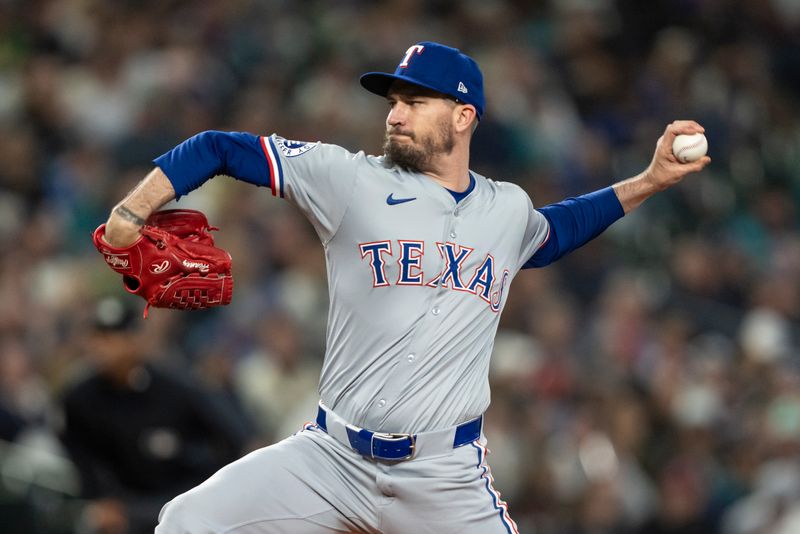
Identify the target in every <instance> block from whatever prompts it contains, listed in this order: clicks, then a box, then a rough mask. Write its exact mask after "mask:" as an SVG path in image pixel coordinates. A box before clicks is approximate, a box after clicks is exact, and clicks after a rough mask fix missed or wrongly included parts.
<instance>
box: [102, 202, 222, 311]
mask: <svg viewBox="0 0 800 534" xmlns="http://www.w3.org/2000/svg"><path fill="white" fill-rule="evenodd" d="M105 230H106V225H105V224H102V225H100V226H99V227H98V228H97V230H95V231H94V234H93V236H92V238H93V240H94V246H95V247H96V248H97V250H98V251H99V252H100V254H102V255H103V258H104V259H105V261H106V263H107V264H108V266H109V267H111V268H112V269H113V270H115V271H116V272H118V273H120V274H121V275H122V283H123V285H124V286H125V289H126V290H127V291H128V292H129V293H133V294H134V295H139V296H140V297H142V298H143V299H145V300H146V301H147V305H146V306H145V309H144V316H145V317H147V311H148V309H149V308H150V306H155V307H156V308H175V309H181V310H199V309H203V308H210V307H212V306H224V305H226V304H230V302H231V298H232V297H233V276H232V275H231V255H230V254H228V252H226V251H225V250H222V249H221V248H217V247H215V246H214V238H213V237H212V236H211V233H210V231H211V230H217V228H214V227H213V226H210V225H209V224H208V219H206V216H205V215H204V214H202V213H201V212H199V211H196V210H163V211H158V212H156V213H154V214H152V215H151V216H150V217H149V218H148V219H147V222H146V223H145V225H144V226H143V227H142V230H141V234H142V235H141V237H139V239H137V240H136V241H135V242H133V243H132V244H131V245H128V246H127V247H122V248H118V247H113V246H111V245H109V244H108V243H106V242H105V240H103V236H104V235H105Z"/></svg>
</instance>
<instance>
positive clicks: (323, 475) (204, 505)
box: [94, 42, 711, 534]
mask: <svg viewBox="0 0 800 534" xmlns="http://www.w3.org/2000/svg"><path fill="white" fill-rule="evenodd" d="M361 85H362V86H364V88H366V89H367V90H368V91H370V92H372V93H375V94H377V95H380V96H382V97H384V98H385V99H386V101H387V103H388V114H387V117H386V134H385V142H384V154H383V155H381V156H371V155H367V154H364V153H363V152H357V153H353V152H349V151H348V150H346V149H344V148H342V147H339V146H335V145H330V144H325V143H321V142H313V143H312V142H298V141H290V140H287V139H284V138H282V137H280V136H278V135H270V136H260V135H252V134H249V133H229V132H219V131H207V132H203V133H201V134H199V135H196V136H194V137H192V138H190V139H188V140H186V141H185V142H183V143H181V144H180V145H178V146H177V147H175V148H174V149H172V150H171V151H169V152H167V153H166V154H164V155H162V156H160V157H158V158H157V159H155V160H154V163H155V168H154V169H153V171H152V172H151V173H150V174H149V175H148V176H147V177H146V178H145V179H144V180H143V181H142V182H141V183H140V184H139V185H138V186H137V187H136V188H135V189H134V190H133V191H132V192H131V193H130V194H129V195H128V196H127V197H126V198H124V199H123V200H122V201H121V202H120V203H119V204H118V205H117V206H116V207H115V208H114V209H113V210H112V212H111V215H110V217H109V219H108V221H107V223H106V224H105V225H101V226H100V227H99V228H98V230H97V231H96V232H95V235H94V241H95V245H96V246H97V248H98V250H99V251H100V252H101V253H102V254H103V256H104V258H105V259H106V261H107V263H108V264H109V266H110V267H112V268H113V269H115V270H117V271H118V272H120V273H121V274H122V275H123V280H124V282H125V287H126V288H127V289H128V291H130V292H133V293H137V294H139V295H141V296H142V297H144V298H145V299H146V300H147V302H148V306H149V305H153V306H162V307H173V308H203V307H207V306H215V305H221V304H226V303H228V302H230V300H231V294H232V282H233V280H232V275H231V268H230V266H231V261H230V260H231V258H230V257H229V256H228V255H227V253H225V252H224V251H220V250H219V249H217V248H216V247H215V246H214V244H213V239H212V238H211V234H210V233H209V231H208V230H210V229H211V228H210V226H209V225H208V222H207V221H206V220H205V218H204V217H203V216H202V214H199V215H198V214H193V213H183V212H177V213H175V212H173V211H170V212H167V213H166V214H165V212H157V210H158V209H159V208H160V207H161V206H163V205H164V204H165V203H166V202H168V201H170V200H172V199H174V198H180V197H181V196H183V195H186V194H188V193H189V192H191V191H192V190H194V189H196V188H198V187H200V186H201V185H202V184H203V183H204V182H205V181H206V180H208V179H210V178H212V177H214V176H215V175H220V174H225V175H230V176H233V177H235V178H237V179H240V180H244V181H247V182H250V183H252V184H254V185H256V186H260V187H263V188H266V189H267V190H268V191H269V192H271V194H272V195H274V196H276V197H280V198H283V199H286V200H288V201H289V202H291V203H292V204H294V205H295V206H296V207H297V208H298V209H299V210H300V211H301V212H302V213H303V214H305V216H306V217H308V219H309V220H310V221H311V223H312V224H313V226H314V228H315V229H316V232H317V234H318V235H319V239H320V241H321V242H322V246H323V247H324V250H325V257H326V262H327V275H328V285H329V292H330V303H331V304H330V310H329V315H328V327H327V348H326V354H325V359H324V363H323V366H322V374H321V378H320V383H319V396H320V403H319V409H318V413H317V414H315V416H314V414H310V417H314V419H315V422H314V423H313V424H308V425H306V427H305V428H303V429H302V430H301V431H299V432H298V433H296V434H295V435H293V436H291V437H289V438H287V439H284V440H283V441H281V442H279V443H276V444H274V445H272V446H269V447H266V448H263V449H260V450H257V451H254V452H252V453H250V454H249V455H247V456H245V457H244V458H242V459H240V460H238V461H236V462H234V463H232V464H230V465H228V466H227V467H225V468H223V469H222V470H220V471H219V472H217V473H216V474H215V475H214V476H212V477H211V478H209V479H208V480H207V481H205V482H204V483H202V484H201V485H199V486H197V487H196V488H194V489H192V490H190V491H188V492H187V493H184V494H182V495H179V496H177V497H176V498H175V499H173V500H172V501H171V502H169V503H167V504H166V505H165V506H164V508H163V510H162V512H161V515H160V524H159V527H158V529H157V532H159V533H163V534H166V533H174V534H178V533H185V532H191V533H193V534H198V533H204V532H214V533H221V532H226V533H233V532H236V533H255V532H269V533H273V532H275V533H284V532H285V533H292V534H298V533H299V534H302V533H326V532H370V533H386V534H389V533H393V534H400V533H409V532H414V533H420V534H421V533H451V532H452V533H483V534H485V533H516V532H517V526H516V525H515V523H514V521H513V519H512V518H511V515H510V514H509V511H508V507H507V505H506V503H505V502H503V501H502V500H501V499H500V495H499V493H498V492H497V491H496V490H495V488H494V486H493V481H492V475H491V471H490V469H489V466H488V464H487V463H486V455H487V449H486V444H487V441H486V437H485V436H484V435H483V433H482V426H483V413H484V411H485V410H486V408H487V406H488V405H489V382H488V372H489V358H490V356H491V353H492V347H493V343H494V336H495V332H496V330H497V326H498V322H499V320H500V314H501V312H502V311H503V307H504V305H505V303H506V299H507V296H508V291H509V285H510V283H511V281H512V279H513V278H514V276H515V275H516V274H517V273H518V272H519V271H520V270H521V269H526V268H532V267H541V266H545V265H547V264H549V263H551V262H553V261H555V260H556V259H558V258H560V257H561V256H563V255H565V254H567V253H568V252H570V251H572V250H574V249H575V248H577V247H579V246H581V245H583V244H584V243H586V242H587V241H589V240H590V239H592V238H594V237H595V236H597V235H598V234H600V233H601V232H602V231H603V230H604V229H606V228H607V227H608V226H609V225H610V224H612V223H613V222H614V221H616V220H617V219H619V218H620V217H622V216H623V215H624V214H625V213H627V212H629V211H631V210H632V209H634V208H636V207H637V206H639V205H640V204H641V203H642V202H643V201H644V200H645V199H647V198H648V197H649V196H651V195H652V194H654V193H656V192H657V191H661V190H663V189H665V188H667V187H669V186H671V185H673V184H675V183H677V182H679V181H680V180H681V179H682V178H683V177H684V176H685V175H687V174H689V173H693V172H697V171H700V170H701V169H703V168H704V167H705V166H706V165H707V164H708V163H709V162H710V161H711V160H710V158H709V157H707V156H706V157H703V158H701V159H700V160H697V161H695V162H692V163H680V162H678V161H677V160H676V158H675V157H674V155H673V153H672V148H671V147H672V141H673V139H674V138H675V136H676V135H679V134H693V133H698V132H703V128H702V127H701V126H700V125H699V124H697V123H695V122H693V121H676V122H674V123H672V124H670V125H669V126H667V128H666V130H665V132H664V134H663V136H662V137H661V138H660V139H659V140H658V142H657V144H656V148H655V154H654V156H653V159H652V162H651V163H650V165H649V166H648V167H647V169H645V170H644V171H643V172H642V173H641V174H639V175H637V176H635V177H632V178H629V179H627V180H624V181H621V182H618V183H616V184H614V185H613V186H612V187H608V188H605V189H602V190H599V191H596V192H592V193H589V194H587V195H584V196H581V197H577V198H571V199H567V200H564V201H563V202H559V203H556V204H552V205H548V206H544V207H541V208H538V209H537V208H534V206H533V203H532V202H531V199H530V198H529V197H528V195H527V194H526V193H525V192H524V191H523V190H522V189H521V188H520V187H518V186H516V185H514V184H511V183H507V182H500V181H495V180H492V179H490V178H487V177H484V176H481V175H480V174H478V173H477V172H474V171H472V170H470V168H469V149H470V140H471V137H472V134H473V132H474V130H475V128H476V127H477V125H478V123H479V121H480V120H481V117H482V116H483V113H484V111H485V109H484V106H485V104H484V92H483V77H482V74H481V71H480V69H479V67H478V65H477V64H476V63H475V61H473V60H472V59H471V58H470V57H468V56H466V55H464V54H463V53H461V52H460V51H459V50H457V49H455V48H451V47H448V46H444V45H441V44H438V43H433V42H421V43H418V44H415V45H413V46H411V47H410V48H409V49H408V50H407V51H406V52H405V54H403V56H402V58H401V60H400V63H399V64H398V66H397V68H396V70H395V71H394V73H393V74H389V73H380V72H371V73H367V74H364V75H363V76H362V77H361ZM183 211H187V210H183Z"/></svg>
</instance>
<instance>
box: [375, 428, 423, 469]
mask: <svg viewBox="0 0 800 534" xmlns="http://www.w3.org/2000/svg"><path fill="white" fill-rule="evenodd" d="M375 436H378V437H379V438H380V439H382V440H384V441H400V440H408V441H409V442H410V445H409V446H408V447H409V449H411V452H409V454H407V455H406V456H403V457H402V458H396V459H394V460H395V461H398V462H399V461H405V460H410V459H411V458H413V457H414V454H416V452H417V438H416V437H414V434H395V433H389V432H373V433H372V439H375ZM370 450H372V447H370ZM374 457H375V455H374V454H373V458H374Z"/></svg>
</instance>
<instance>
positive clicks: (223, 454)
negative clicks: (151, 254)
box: [62, 298, 247, 534]
mask: <svg viewBox="0 0 800 534" xmlns="http://www.w3.org/2000/svg"><path fill="white" fill-rule="evenodd" d="M136 314H137V312H135V311H133V309H132V308H131V307H130V306H128V305H127V304H126V303H125V301H122V300H119V299H115V298H107V299H103V300H101V301H100V302H99V303H98V304H97V308H96V314H95V317H94V323H93V326H92V328H93V331H92V332H91V334H90V339H89V343H88V346H87V358H88V360H89V361H90V366H91V369H90V370H88V374H87V375H86V376H84V377H81V378H80V379H79V380H77V381H76V383H74V384H72V385H70V386H69V387H68V388H67V389H66V391H65V392H64V395H63V407H64V429H63V435H62V437H63V441H64V444H65V445H66V447H67V449H68V451H69V453H70V456H71V457H72V459H73V460H74V462H75V464H76V466H77V467H78V470H79V472H80V480H81V495H82V497H84V498H85V499H87V501H88V502H87V505H86V507H85V509H84V514H83V521H84V522H85V525H86V527H87V528H88V530H89V531H90V532H98V533H104V534H105V533H131V534H133V533H144V532H152V530H153V528H154V527H155V524H156V518H157V517H158V511H159V509H160V507H161V506H162V505H163V504H164V503H165V502H166V501H168V500H169V499H171V498H172V497H173V496H175V495H177V494H179V493H182V492H183V491H186V490H187V489H189V488H190V487H192V486H194V485H196V484H198V483H199V482H201V481H202V480H204V479H205V478H207V477H208V476H210V475H211V474H212V473H213V472H214V471H216V470H217V469H218V468H220V467H222V466H223V465H225V464H226V463H228V462H230V461H232V460H234V459H236V458H237V457H238V456H239V455H240V454H241V452H242V447H243V445H244V442H245V438H246V437H247V436H245V435H244V432H243V431H242V427H241V425H240V424H238V423H237V421H236V418H235V417H232V415H231V414H230V413H229V412H228V411H227V410H226V409H225V407H224V406H223V405H221V404H220V403H219V402H218V401H217V399H215V398H213V397H212V396H211V395H210V394H209V393H207V392H205V391H203V390H202V389H200V388H199V387H198V386H196V385H194V384H192V383H190V382H188V381H186V380H185V379H184V378H183V377H180V376H177V375H175V374H173V373H171V372H167V371H165V370H163V369H162V368H160V367H159V366H157V365H155V364H154V363H153V362H150V361H148V355H147V354H146V352H145V350H144V348H145V347H146V344H144V343H143V339H142V333H141V330H140V327H141V321H142V320H141V319H139V318H138V317H137V316H136Z"/></svg>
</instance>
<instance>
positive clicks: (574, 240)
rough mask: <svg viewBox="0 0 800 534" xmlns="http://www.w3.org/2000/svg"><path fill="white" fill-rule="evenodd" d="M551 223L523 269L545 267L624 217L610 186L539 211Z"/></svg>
mask: <svg viewBox="0 0 800 534" xmlns="http://www.w3.org/2000/svg"><path fill="white" fill-rule="evenodd" d="M539 212H540V213H542V215H544V216H545V218H546V219H547V222H548V223H549V224H550V235H549V237H548V239H547V241H546V242H545V243H544V244H543V245H542V246H541V247H539V249H538V250H537V251H536V252H535V253H534V254H533V256H531V257H530V259H529V260H528V261H527V262H525V265H523V266H522V268H523V269H531V268H534V267H544V266H545V265H549V264H551V263H553V262H554V261H556V260H557V259H559V258H561V257H563V256H564V255H566V254H568V253H570V252H572V251H573V250H575V249H576V248H578V247H580V246H582V245H584V244H586V243H587V242H589V241H591V240H592V239H594V238H595V237H597V236H598V235H600V234H601V233H602V232H603V231H604V230H605V229H606V228H608V227H609V226H610V225H611V224H612V223H613V222H615V221H616V220H618V219H620V218H621V217H622V216H624V215H625V212H624V210H623V208H622V204H620V202H619V199H618V198H617V194H616V193H615V192H614V189H613V188H612V187H606V188H605V189H600V190H599V191H594V192H592V193H589V194H586V195H582V196H579V197H576V198H568V199H566V200H563V201H561V202H557V203H555V204H548V205H547V206H544V207H542V208H539Z"/></svg>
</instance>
